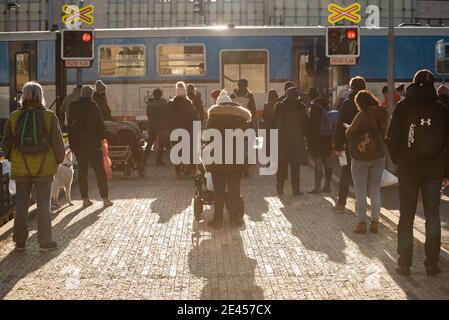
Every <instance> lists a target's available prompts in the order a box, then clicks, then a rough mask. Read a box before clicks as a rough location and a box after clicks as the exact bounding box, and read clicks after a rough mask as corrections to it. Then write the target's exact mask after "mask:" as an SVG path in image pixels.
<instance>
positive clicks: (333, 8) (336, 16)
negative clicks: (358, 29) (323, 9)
mask: <svg viewBox="0 0 449 320" xmlns="http://www.w3.org/2000/svg"><path fill="white" fill-rule="evenodd" d="M361 9H362V6H361V5H360V3H358V2H357V3H354V4H351V5H350V6H348V7H340V6H339V5H336V4H334V3H331V4H330V5H329V6H328V7H327V10H329V12H330V13H331V14H330V15H329V18H328V21H329V23H330V24H336V23H337V22H338V21H341V20H349V21H351V22H354V23H360V21H361V20H362V17H361V15H360V14H358V12H360V10H361Z"/></svg>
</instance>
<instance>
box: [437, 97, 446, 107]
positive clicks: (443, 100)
mask: <svg viewBox="0 0 449 320" xmlns="http://www.w3.org/2000/svg"><path fill="white" fill-rule="evenodd" d="M437 99H438V101H440V102H442V103H444V104H445V105H446V106H447V107H448V108H449V96H438V98H437Z"/></svg>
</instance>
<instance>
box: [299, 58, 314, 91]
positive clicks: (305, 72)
mask: <svg viewBox="0 0 449 320" xmlns="http://www.w3.org/2000/svg"><path fill="white" fill-rule="evenodd" d="M298 58H299V61H298V63H299V87H300V88H301V93H307V92H308V90H309V89H310V88H311V87H313V75H312V74H311V72H310V69H309V64H310V62H311V61H309V60H311V56H310V55H308V54H301V55H299V57H298Z"/></svg>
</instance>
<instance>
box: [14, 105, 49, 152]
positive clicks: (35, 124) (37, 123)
mask: <svg viewBox="0 0 449 320" xmlns="http://www.w3.org/2000/svg"><path fill="white" fill-rule="evenodd" d="M14 138H15V141H14V144H15V147H16V148H17V150H18V151H20V152H21V153H22V154H37V153H41V152H45V151H47V149H48V146H49V141H50V133H49V132H48V130H47V128H45V111H44V109H43V108H34V109H25V108H23V109H22V110H21V111H20V114H19V116H18V117H17V125H16V132H15V136H14Z"/></svg>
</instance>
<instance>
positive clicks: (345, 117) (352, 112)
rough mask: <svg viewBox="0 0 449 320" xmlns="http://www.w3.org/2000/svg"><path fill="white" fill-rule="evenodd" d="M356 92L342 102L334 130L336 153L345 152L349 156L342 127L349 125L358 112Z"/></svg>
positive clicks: (344, 130)
mask: <svg viewBox="0 0 449 320" xmlns="http://www.w3.org/2000/svg"><path fill="white" fill-rule="evenodd" d="M356 95H357V92H351V93H350V94H349V97H348V99H346V100H345V101H343V104H342V105H341V108H340V113H339V115H338V122H337V127H336V128H335V136H334V146H335V150H337V151H345V150H346V153H347V155H348V156H349V146H348V143H347V140H346V128H345V127H344V125H343V124H344V123H347V124H348V125H351V123H352V121H353V120H354V118H355V116H356V115H357V113H359V110H358V109H357V106H356V105H355V101H354V99H355V96H356Z"/></svg>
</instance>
